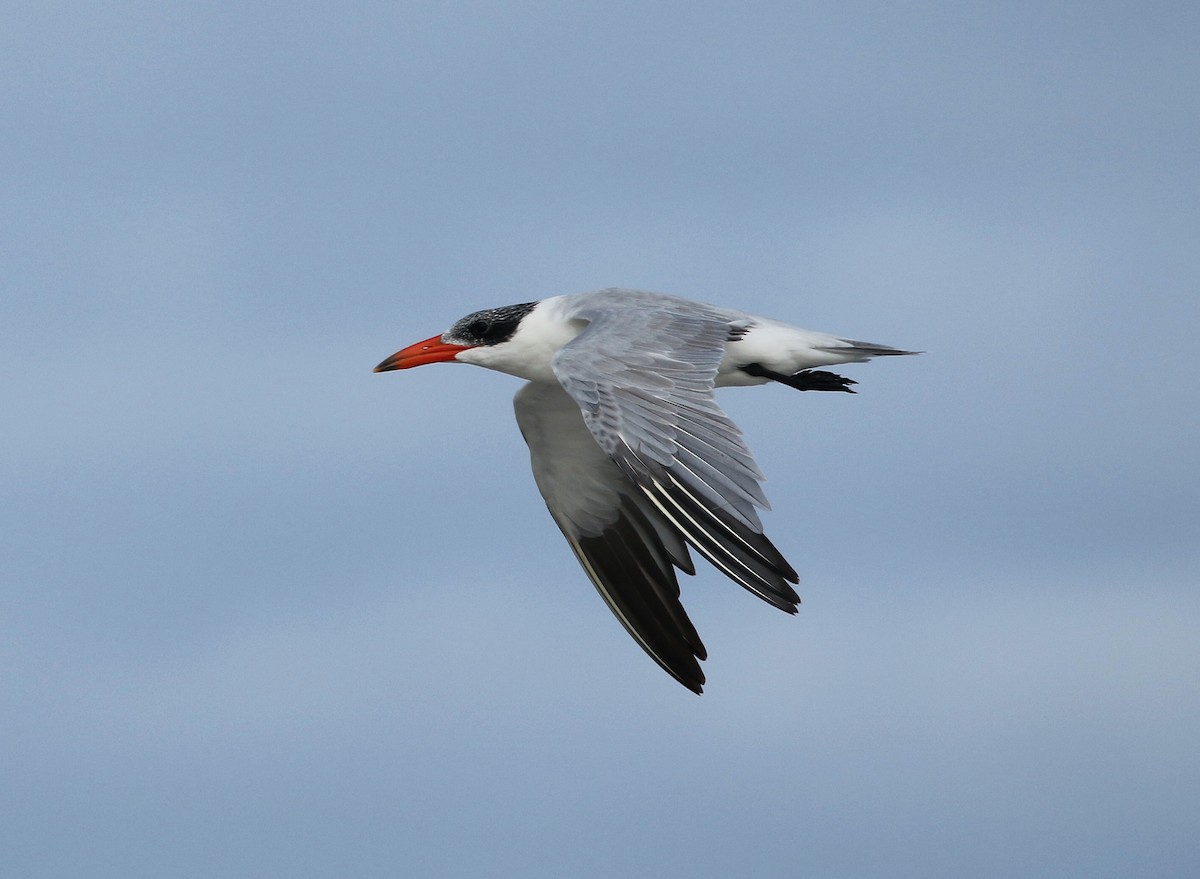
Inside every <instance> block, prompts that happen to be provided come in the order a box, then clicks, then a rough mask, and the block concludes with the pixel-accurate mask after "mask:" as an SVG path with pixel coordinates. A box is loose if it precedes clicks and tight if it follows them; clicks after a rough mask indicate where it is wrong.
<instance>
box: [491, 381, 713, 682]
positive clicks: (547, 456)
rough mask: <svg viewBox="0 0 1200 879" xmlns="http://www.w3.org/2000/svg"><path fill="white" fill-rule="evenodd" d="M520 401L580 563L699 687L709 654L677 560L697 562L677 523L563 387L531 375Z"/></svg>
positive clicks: (687, 567)
mask: <svg viewBox="0 0 1200 879" xmlns="http://www.w3.org/2000/svg"><path fill="white" fill-rule="evenodd" d="M513 402H514V408H515V409H516V414H517V425H518V426H519V427H520V428H521V435H522V436H523V437H524V438H525V442H526V443H527V444H528V445H529V453H530V458H531V460H532V464H533V476H534V479H535V480H536V482H537V486H538V490H539V491H541V493H542V497H543V498H544V499H545V501H546V506H547V508H548V509H549V510H550V515H551V516H553V517H554V521H555V522H556V523H557V524H558V527H559V529H560V530H561V531H562V533H563V536H564V537H566V538H567V543H569V544H570V545H571V549H573V550H574V551H575V556H576V557H577V558H578V559H579V563H580V564H581V565H582V566H583V569H584V570H585V571H586V572H587V575H588V577H589V578H591V581H592V583H593V584H595V586H596V589H597V590H598V591H599V592H600V595H601V596H603V598H604V600H605V601H606V602H607V603H608V606H609V607H610V608H611V609H612V611H613V613H614V614H616V616H617V619H619V620H620V621H621V623H622V624H623V625H624V626H625V628H626V630H628V632H629V634H630V635H632V636H633V638H634V640H636V641H637V642H638V644H640V645H641V646H642V649H643V650H645V651H646V653H648V654H649V655H650V657H651V658H652V659H653V660H654V661H655V662H657V663H658V664H659V665H660V666H662V667H663V669H665V670H666V671H667V672H668V673H669V674H670V675H671V676H672V677H674V678H675V679H676V680H678V681H679V682H680V683H681V684H683V685H684V686H685V687H687V688H688V689H690V690H692V691H694V692H696V693H699V692H700V691H701V689H702V688H703V685H704V673H703V672H702V671H701V670H700V663H699V660H701V659H704V658H705V657H706V655H707V654H706V652H705V650H704V645H703V644H702V643H701V642H700V636H699V635H698V634H697V633H696V629H695V628H694V627H693V626H692V623H691V621H690V620H689V619H688V617H687V613H686V612H685V611H684V609H683V605H681V604H680V603H679V581H678V580H677V579H676V576H675V568H676V567H678V568H680V569H681V570H683V571H686V572H687V573H689V574H691V573H695V569H694V568H693V567H692V563H691V559H690V558H689V556H688V551H687V546H686V545H685V544H684V542H683V540H682V539H681V538H680V535H679V533H678V531H676V530H675V528H674V527H673V526H672V525H671V524H670V522H668V521H667V520H666V519H665V518H664V517H663V516H662V514H661V513H660V512H659V511H658V509H657V508H656V507H655V506H654V505H653V504H651V503H649V501H648V500H647V499H646V497H645V496H644V495H643V494H642V493H641V492H640V491H639V490H638V488H637V486H635V485H634V484H633V483H631V482H630V481H629V480H628V479H626V478H625V476H624V474H623V473H622V472H621V470H620V469H619V468H618V467H617V465H616V464H615V463H614V462H613V460H612V459H611V458H609V457H608V456H607V455H606V454H605V453H604V452H603V451H602V450H601V449H600V447H599V446H598V445H596V441H595V440H594V439H593V438H592V434H591V433H590V431H588V429H587V427H586V425H585V424H584V422H583V418H582V416H581V413H580V410H579V406H578V405H577V404H576V403H575V401H574V400H573V399H571V397H570V396H568V395H567V393H566V392H565V391H563V390H562V389H561V388H558V387H555V386H553V385H542V384H528V385H525V387H523V388H522V389H521V390H520V391H518V392H517V396H516V399H515V400H514V401H513Z"/></svg>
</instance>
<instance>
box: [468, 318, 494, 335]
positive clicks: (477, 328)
mask: <svg viewBox="0 0 1200 879" xmlns="http://www.w3.org/2000/svg"><path fill="white" fill-rule="evenodd" d="M491 328H492V325H491V324H490V323H488V322H487V321H486V320H483V319H482V318H481V319H479V320H473V321H471V324H470V326H468V327H467V329H468V330H469V331H470V333H471V335H472V336H475V337H476V338H478V339H482V338H483V337H484V336H486V335H487V331H488V330H490V329H491Z"/></svg>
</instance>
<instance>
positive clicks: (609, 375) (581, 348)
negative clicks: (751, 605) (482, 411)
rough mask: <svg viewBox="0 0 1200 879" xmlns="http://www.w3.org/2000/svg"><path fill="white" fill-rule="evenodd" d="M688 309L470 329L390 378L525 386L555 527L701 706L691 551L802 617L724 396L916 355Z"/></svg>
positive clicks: (525, 310) (520, 320)
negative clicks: (689, 606) (690, 599)
mask: <svg viewBox="0 0 1200 879" xmlns="http://www.w3.org/2000/svg"><path fill="white" fill-rule="evenodd" d="M912 353H916V352H912V351H901V350H900V349H898V348H890V347H888V346H886V345H874V344H870V343H867V342H857V341H854V340H852V339H843V338H840V337H838V336H830V335H826V334H824V333H815V332H811V331H810V330H802V329H800V328H798V327H793V326H789V325H787V324H784V323H780V322H779V321H774V320H769V319H767V318H763V317H757V316H755V315H752V314H747V313H745V312H741V311H733V310H730V309H725V308H717V307H714V306H711V305H703V304H701V303H698V302H692V301H689V300H687V299H680V298H678V297H675V296H666V295H663V294H659V293H646V292H642V291H638V290H620V289H608V290H597V291H595V292H591V293H578V294H574V295H569V296H554V297H551V298H549V299H542V300H540V301H537V302H526V303H522V304H520V305H508V306H504V307H502V308H490V309H486V310H484V311H476V312H473V313H472V314H468V315H467V316H466V317H464V318H463V319H462V320H460V321H458V322H457V323H455V324H454V326H452V327H451V328H450V329H449V330H447V331H446V332H444V333H442V334H440V335H437V336H434V337H432V338H430V339H425V340H424V341H421V342H417V343H416V344H413V345H409V346H408V347H407V348H404V349H403V350H401V351H397V352H396V353H395V354H393V355H392V356H391V357H389V358H387V360H384V361H383V362H382V363H380V364H379V365H378V366H377V367H375V371H376V372H386V371H389V370H393V369H409V368H410V367H413V366H421V365H423V364H426V363H438V362H442V361H447V362H453V363H473V364H475V365H477V366H486V367H487V368H488V369H495V370H498V371H500V372H505V373H509V374H511V375H515V376H518V377H519V378H523V379H525V380H526V381H527V382H528V384H526V385H525V386H524V387H522V388H521V389H520V390H519V391H518V392H517V395H516V398H515V400H514V406H515V408H516V415H517V426H518V427H519V428H520V430H521V434H522V436H524V438H525V442H526V443H527V444H528V446H529V452H530V457H531V459H532V464H533V476H534V479H535V481H536V482H537V486H538V489H539V490H540V491H541V493H542V497H543V498H544V499H545V501H546V506H547V507H548V508H549V510H550V515H551V516H552V517H553V518H554V521H555V522H556V523H557V524H558V527H559V528H560V529H561V530H562V533H563V535H564V536H565V537H566V538H567V542H568V543H569V544H570V545H571V549H573V550H574V551H575V555H576V557H577V558H578V559H579V563H580V564H581V565H582V566H583V569H584V571H586V572H587V575H588V577H589V578H591V581H592V583H593V584H595V586H596V589H597V590H599V592H600V594H601V596H603V598H604V600H605V601H606V602H607V603H608V606H609V607H610V608H611V609H612V611H613V613H614V614H616V616H617V618H618V619H619V620H620V621H621V623H622V624H623V625H624V626H625V628H626V629H627V630H628V631H629V634H630V635H632V636H633V638H634V640H636V641H637V642H638V644H640V645H641V646H642V649H643V650H645V651H646V653H648V654H649V655H650V657H651V658H652V659H654V661H655V662H657V663H658V664H659V665H660V666H662V667H663V669H665V670H666V671H667V672H668V673H669V674H670V675H671V676H672V677H674V678H675V679H676V680H677V681H679V682H680V683H681V684H683V685H684V686H685V687H687V688H688V689H689V690H692V691H694V692H696V693H699V692H701V690H702V687H703V685H704V673H703V671H702V670H701V668H700V663H699V660H702V659H706V658H707V651H705V649H704V645H703V644H702V643H701V642H700V636H699V635H697V633H696V629H695V628H694V627H693V626H692V623H691V620H689V619H688V616H687V613H686V612H685V611H684V609H683V605H682V604H680V601H679V582H678V580H677V579H676V574H675V569H676V568H678V569H679V570H681V571H684V572H686V573H688V574H694V573H695V572H696V570H695V567H694V566H693V564H692V560H691V557H690V555H689V553H688V547H689V546H690V547H691V548H692V549H694V550H696V552H698V553H700V555H702V556H704V558H706V559H708V561H710V562H711V563H712V564H713V565H715V566H716V567H717V568H718V569H719V570H720V571H721V572H723V573H724V574H726V575H727V576H728V577H730V578H731V579H732V580H734V581H735V582H737V583H739V584H741V585H742V586H744V587H745V588H746V589H748V590H750V591H751V592H753V593H754V594H755V595H757V596H758V597H759V598H762V599H763V600H764V601H767V602H768V603H770V604H773V605H774V606H775V607H778V608H780V609H781V610H784V611H787V612H788V613H795V612H796V606H797V604H799V602H800V598H799V596H798V595H797V594H796V592H795V590H793V589H792V587H791V585H790V584H792V583H798V582H799V577H798V576H797V574H796V571H795V570H794V569H793V568H792V566H791V565H790V564H788V562H787V560H786V559H784V557H783V556H782V555H781V554H780V552H779V550H777V549H776V548H775V546H774V545H773V544H772V543H771V541H770V540H768V539H767V538H766V536H765V535H764V534H763V528H762V523H761V521H760V520H759V517H758V511H757V509H756V508H761V509H767V508H768V504H767V499H766V497H765V496H764V495H763V492H762V488H761V486H760V483H761V482H762V480H763V475H762V473H761V472H760V471H759V469H758V467H757V465H755V463H754V458H753V456H752V455H751V454H750V450H749V449H748V448H747V447H746V444H745V443H744V442H743V441H742V434H741V431H740V430H739V429H738V427H737V425H735V424H734V423H733V422H732V421H731V420H730V419H729V417H728V416H726V415H725V413H724V412H722V411H721V409H720V407H718V406H717V403H716V400H715V399H714V394H713V389H714V387H726V386H743V385H761V384H765V383H767V382H771V381H774V382H780V383H782V384H785V385H788V386H789V387H793V388H796V389H798V390H801V391H846V392H849V393H854V392H853V391H852V390H851V388H850V385H852V384H854V382H853V381H851V380H850V379H848V378H843V377H842V376H840V375H836V374H834V373H831V372H824V371H820V370H817V369H815V367H819V366H832V365H836V364H841V363H855V362H861V361H865V360H869V359H870V358H872V357H879V356H883V355H895V354H912Z"/></svg>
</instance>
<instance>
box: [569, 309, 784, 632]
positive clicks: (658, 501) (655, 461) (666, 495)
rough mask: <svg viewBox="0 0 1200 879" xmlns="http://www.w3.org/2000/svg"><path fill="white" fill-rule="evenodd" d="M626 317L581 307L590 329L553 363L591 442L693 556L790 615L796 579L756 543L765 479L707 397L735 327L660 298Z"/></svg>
mask: <svg viewBox="0 0 1200 879" xmlns="http://www.w3.org/2000/svg"><path fill="white" fill-rule="evenodd" d="M637 305H638V307H635V308H622V307H620V304H619V303H618V304H616V305H611V304H610V305H605V304H603V303H602V302H596V301H592V302H587V301H586V300H585V301H584V303H583V304H582V307H581V308H580V309H579V310H578V311H577V312H576V313H575V314H574V315H573V316H574V317H576V318H578V319H580V320H584V321H587V322H588V326H587V328H586V329H584V331H583V332H582V333H580V334H579V335H578V336H576V337H575V338H574V339H573V340H572V341H571V342H569V343H568V344H566V345H564V346H563V347H562V348H561V349H560V350H559V352H558V353H557V354H555V355H554V358H553V360H552V362H551V365H552V367H553V369H554V374H555V376H556V377H557V378H558V380H559V382H560V383H561V384H562V386H563V388H564V389H565V390H566V392H567V393H568V394H570V395H571V397H572V398H573V399H574V400H575V402H576V403H577V404H578V406H579V409H580V410H581V411H582V413H583V421H584V423H585V424H586V426H587V429H588V430H589V432H590V433H591V435H592V437H593V438H594V440H595V442H596V444H597V445H598V446H599V448H600V449H601V450H603V452H604V453H605V454H606V455H608V457H609V458H610V459H611V460H612V461H613V462H614V463H615V464H616V465H617V467H619V468H620V470H621V472H623V473H624V474H625V476H627V477H628V478H629V479H630V480H631V481H632V482H633V483H634V484H635V485H637V487H638V488H639V489H641V491H642V493H643V494H644V496H645V497H646V498H648V499H649V500H650V501H651V502H652V503H653V504H654V506H655V507H656V508H657V509H658V511H659V512H660V513H661V514H662V516H663V517H664V518H665V519H666V520H667V521H668V522H670V524H671V525H673V526H674V528H675V529H676V530H677V531H678V532H679V534H681V535H682V536H683V538H684V539H685V540H686V541H687V542H688V543H689V544H690V545H691V546H692V547H693V548H695V550H696V551H697V552H699V553H700V554H701V555H703V556H704V557H705V558H706V559H708V560H709V561H710V562H712V563H713V564H714V565H716V566H717V568H719V569H720V570H721V571H723V572H724V573H725V574H727V575H728V576H729V577H730V578H731V579H733V580H734V581H736V582H737V583H739V584H741V585H742V586H744V587H745V588H747V589H749V590H750V591H751V592H753V593H754V594H755V595H758V596H759V597H760V598H762V599H764V600H765V601H768V602H770V603H771V604H773V605H775V606H776V607H778V608H780V609H782V610H786V611H788V612H789V613H795V611H796V605H797V604H798V603H799V601H800V598H799V596H797V595H796V592H795V590H793V589H792V588H791V586H790V585H788V584H789V583H796V582H799V578H798V576H797V575H796V572H795V570H793V569H792V566H791V565H789V564H788V562H787V560H786V559H784V557H783V556H782V555H781V554H780V552H779V550H777V549H776V548H775V546H774V545H773V544H772V543H771V541H770V540H768V539H767V538H766V537H765V536H764V535H763V529H762V524H761V522H760V520H759V517H758V512H757V510H756V509H755V507H761V508H764V509H765V508H766V507H767V506H768V505H767V501H766V498H765V497H764V495H763V493H762V488H761V485H760V483H761V481H762V478H763V476H762V473H761V472H760V471H759V469H758V467H757V466H756V465H755V463H754V458H753V456H752V455H751V454H750V450H749V449H748V448H747V447H746V444H745V443H744V442H743V441H742V436H741V431H740V430H738V428H737V425H735V424H734V423H733V422H732V421H731V420H730V419H729V417H728V416H727V415H725V413H724V412H722V411H721V409H720V407H718V406H717V404H716V401H715V399H714V397H713V387H714V382H715V381H716V375H717V368H718V366H719V365H720V362H721V358H722V356H723V354H724V350H725V344H726V342H728V341H729V340H730V338H731V333H736V321H733V320H731V319H730V317H729V315H727V314H724V313H723V312H721V311H720V310H719V309H715V308H711V307H708V306H702V305H698V304H697V303H691V302H684V301H682V300H674V299H671V298H669V297H661V298H660V299H657V300H650V301H648V302H638V303H637Z"/></svg>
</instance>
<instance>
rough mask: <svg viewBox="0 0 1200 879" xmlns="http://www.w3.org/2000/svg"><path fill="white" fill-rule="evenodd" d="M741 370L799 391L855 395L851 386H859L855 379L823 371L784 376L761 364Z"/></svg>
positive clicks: (809, 370)
mask: <svg viewBox="0 0 1200 879" xmlns="http://www.w3.org/2000/svg"><path fill="white" fill-rule="evenodd" d="M741 370H742V372H744V373H746V374H747V375H753V376H756V377H760V378H769V379H770V380H771V381H776V382H779V383H780V384H783V385H787V386H788V387H789V388H795V389H796V390H798V391H844V392H845V393H847V394H853V393H854V391H853V390H851V388H850V385H854V384H858V382H856V381H854V379H850V378H846V377H845V376H841V375H837V374H836V373H832V372H825V371H824V370H821V369H805V370H801V371H800V372H798V373H796V374H795V375H783V374H781V373H778V372H772V371H771V370H769V369H767V368H766V367H764V366H763V365H762V364H761V363H747V364H746V365H745V366H743V367H741Z"/></svg>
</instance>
